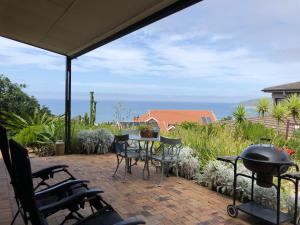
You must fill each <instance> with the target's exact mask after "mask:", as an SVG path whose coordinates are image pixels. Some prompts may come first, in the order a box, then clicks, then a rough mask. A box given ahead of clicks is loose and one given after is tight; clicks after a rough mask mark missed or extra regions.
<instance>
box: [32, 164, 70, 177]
mask: <svg viewBox="0 0 300 225" xmlns="http://www.w3.org/2000/svg"><path fill="white" fill-rule="evenodd" d="M68 167H69V166H67V165H54V166H49V167H46V168H42V169H39V170H36V171H34V172H33V173H32V178H42V179H48V178H49V177H53V174H54V173H57V172H60V171H66V168H68Z"/></svg>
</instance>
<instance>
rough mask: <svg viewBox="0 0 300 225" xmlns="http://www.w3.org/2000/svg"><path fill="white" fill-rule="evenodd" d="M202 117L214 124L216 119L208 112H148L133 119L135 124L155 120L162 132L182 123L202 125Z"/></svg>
mask: <svg viewBox="0 0 300 225" xmlns="http://www.w3.org/2000/svg"><path fill="white" fill-rule="evenodd" d="M202 117H209V118H210V119H211V121H212V122H216V120H217V119H216V117H215V115H214V113H213V112H212V111H209V110H156V109H155V110H149V111H148V112H147V113H145V114H143V115H141V116H139V117H135V118H134V119H133V121H135V122H147V121H149V120H151V119H153V120H155V121H156V122H157V124H158V126H159V128H160V129H161V130H163V131H167V130H169V128H170V127H171V126H172V125H176V124H179V123H182V122H184V121H189V122H197V123H200V124H203V122H202V119H201V118H202Z"/></svg>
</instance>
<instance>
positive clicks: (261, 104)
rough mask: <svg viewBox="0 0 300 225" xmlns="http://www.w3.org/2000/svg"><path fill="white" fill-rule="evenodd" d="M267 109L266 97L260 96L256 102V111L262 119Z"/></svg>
mask: <svg viewBox="0 0 300 225" xmlns="http://www.w3.org/2000/svg"><path fill="white" fill-rule="evenodd" d="M268 110H269V101H268V99H267V98H265V97H264V98H261V99H260V100H259V101H258V103H257V104H256V111H257V112H258V115H259V116H261V118H262V119H263V121H264V118H265V115H266V113H267V112H268Z"/></svg>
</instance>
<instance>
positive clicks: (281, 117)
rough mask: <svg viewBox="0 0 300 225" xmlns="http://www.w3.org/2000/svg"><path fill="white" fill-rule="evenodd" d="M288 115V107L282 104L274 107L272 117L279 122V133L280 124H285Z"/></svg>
mask: <svg viewBox="0 0 300 225" xmlns="http://www.w3.org/2000/svg"><path fill="white" fill-rule="evenodd" d="M287 114H288V112H287V108H286V106H285V105H284V104H282V103H280V102H279V103H278V104H277V105H274V107H273V108H272V116H273V117H274V118H275V119H276V121H277V130H278V131H279V125H280V123H283V122H285V119H286V117H287Z"/></svg>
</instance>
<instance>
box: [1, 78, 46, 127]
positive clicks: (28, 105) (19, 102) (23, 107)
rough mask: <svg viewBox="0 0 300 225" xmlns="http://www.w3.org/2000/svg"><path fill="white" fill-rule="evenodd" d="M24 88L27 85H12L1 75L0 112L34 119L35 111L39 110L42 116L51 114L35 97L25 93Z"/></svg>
mask: <svg viewBox="0 0 300 225" xmlns="http://www.w3.org/2000/svg"><path fill="white" fill-rule="evenodd" d="M24 88H26V85H25V84H16V83H12V82H11V81H10V79H8V78H7V77H5V76H4V75H0V96H1V97H0V112H9V113H15V114H16V115H19V116H25V115H26V116H27V115H29V116H32V117H33V116H34V112H35V110H36V109H38V110H39V112H40V113H41V114H44V113H47V114H51V112H50V110H49V109H48V108H47V107H44V106H43V107H41V106H40V104H39V103H38V101H37V100H36V99H35V98H34V97H33V96H29V95H28V94H26V93H25V92H23V89H24ZM0 122H1V120H0Z"/></svg>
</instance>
